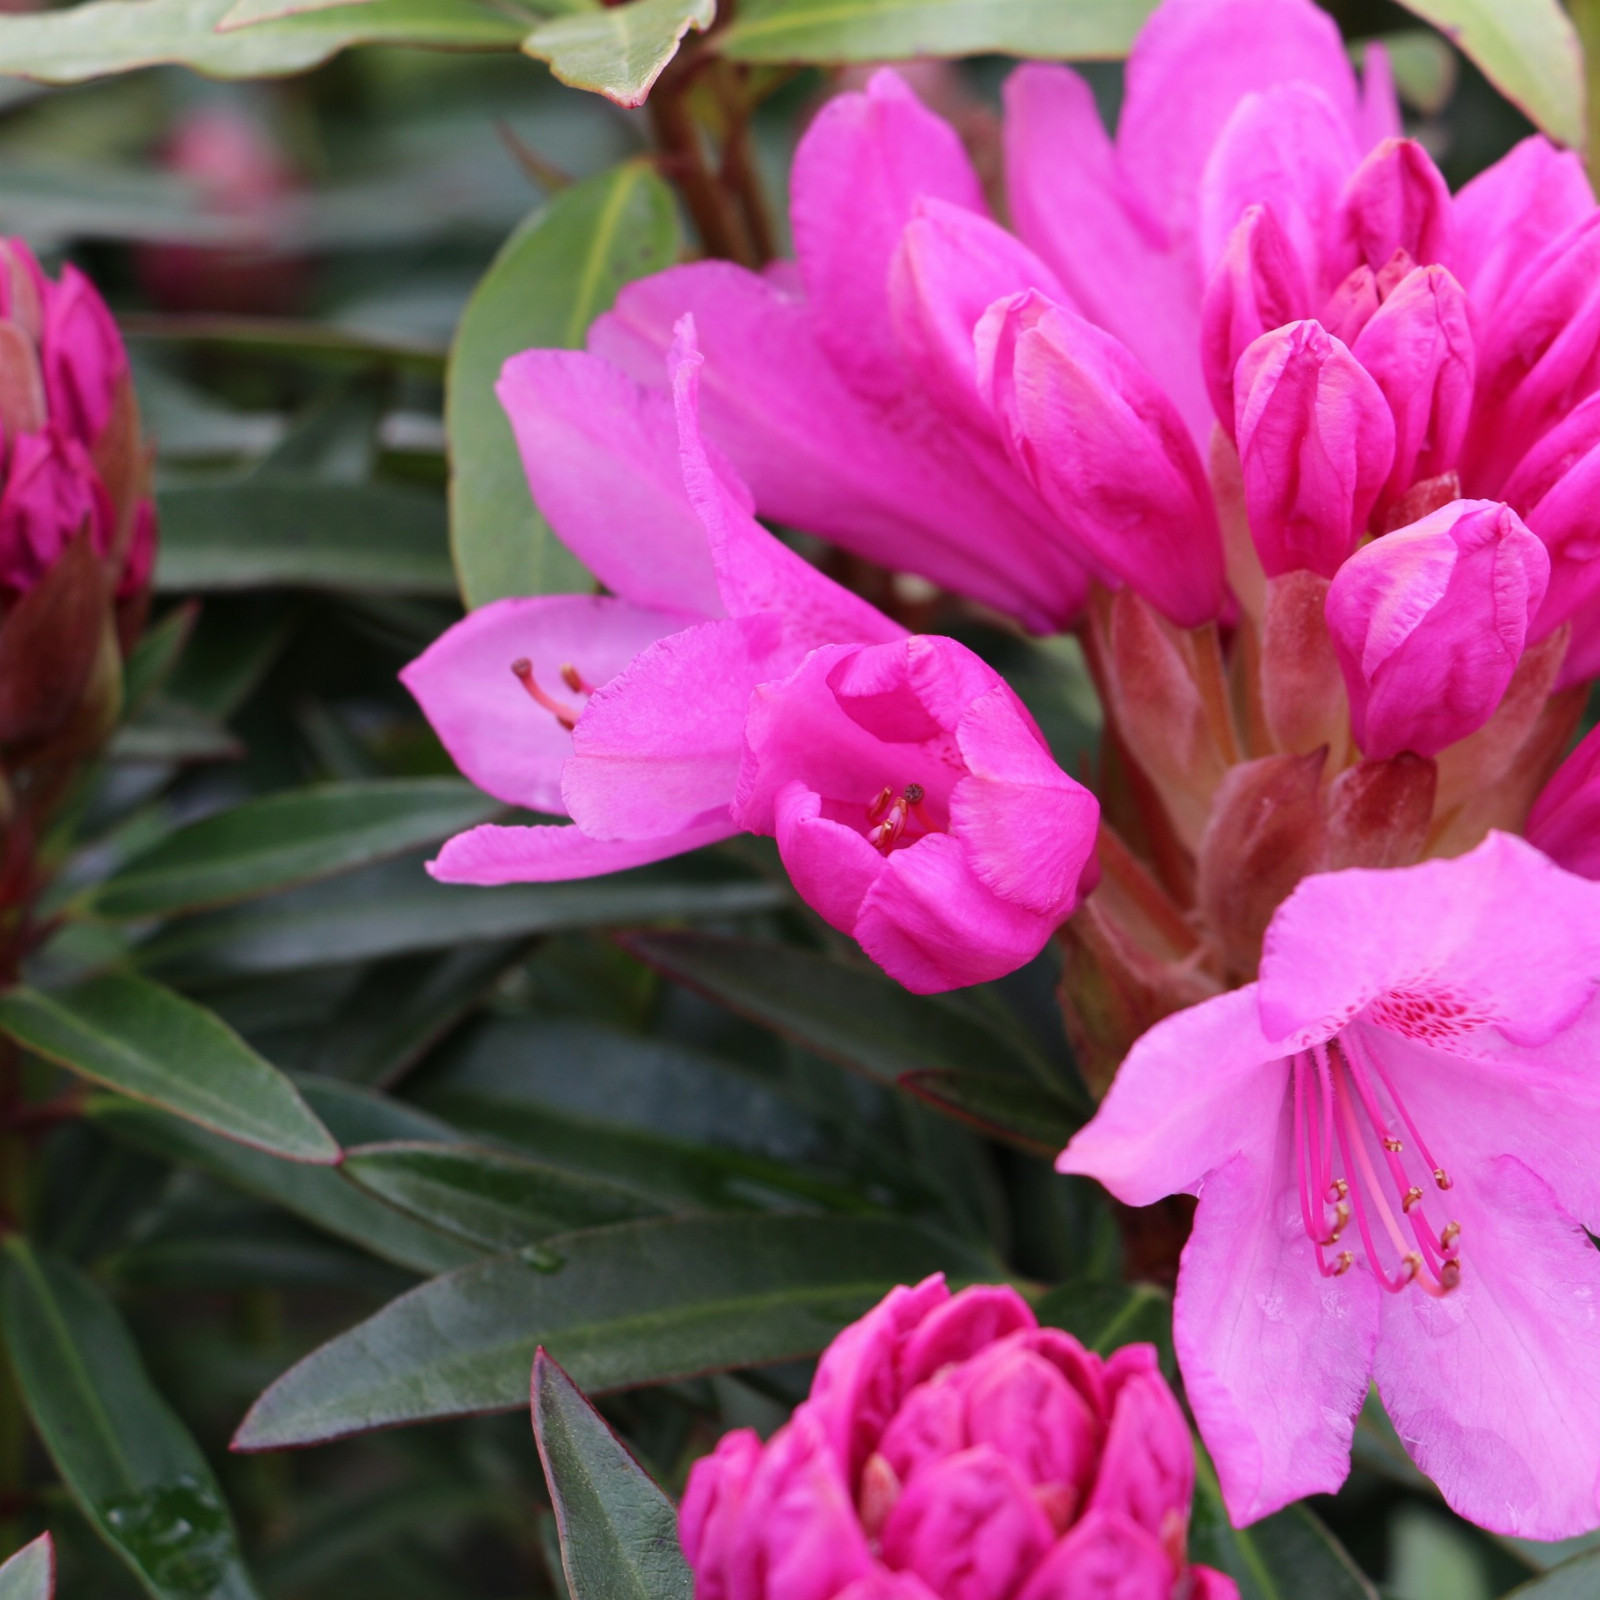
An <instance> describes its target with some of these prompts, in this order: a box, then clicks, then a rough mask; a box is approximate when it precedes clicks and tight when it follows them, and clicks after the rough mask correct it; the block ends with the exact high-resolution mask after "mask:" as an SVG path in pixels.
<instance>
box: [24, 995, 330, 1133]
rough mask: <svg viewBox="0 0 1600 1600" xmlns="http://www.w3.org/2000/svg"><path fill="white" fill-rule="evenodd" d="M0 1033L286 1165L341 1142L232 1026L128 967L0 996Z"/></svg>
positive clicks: (293, 1088)
mask: <svg viewBox="0 0 1600 1600" xmlns="http://www.w3.org/2000/svg"><path fill="white" fill-rule="evenodd" d="M0 1032H5V1033H7V1034H9V1035H10V1036H11V1037H12V1038H13V1039H15V1040H16V1041H17V1043H18V1044H20V1045H22V1046H24V1047H25V1048H26V1049H29V1050H32V1051H33V1052H34V1053H35V1054H36V1055H41V1056H44V1057H46V1058H47V1059H48V1060H51V1061H57V1062H60V1064H61V1065H62V1066H64V1067H69V1068H71V1070H72V1071H74V1072H76V1073H79V1074H80V1075H82V1076H83V1077H85V1078H88V1079H90V1080H91V1081H93V1082H95V1083H100V1084H104V1085H105V1086H106V1087H107V1088H109V1089H115V1090H117V1092H118V1093H119V1094H125V1095H128V1096H129V1097H130V1098H132V1099H134V1100H141V1101H143V1102H144V1103H145V1104H147V1105H152V1106H158V1107H160V1108H161V1109H162V1110H164V1111H170V1112H172V1113H173V1114H174V1115H176V1116H179V1117H182V1118H184V1119H185V1120H186V1121H189V1122H193V1123H196V1124H198V1125H199V1126H200V1127H202V1128H206V1129H209V1130H210V1131H211V1132H213V1133H218V1134H221V1135H222V1136H223V1137H224V1138H226V1139H234V1140H237V1141H238V1142H239V1143H241V1144H246V1145H249V1146H251V1147H252V1148H254V1149H257V1150H264V1151H267V1152H269V1153H271V1154H272V1155H275V1156H278V1157H280V1158H282V1159H283V1160H286V1161H304V1162H310V1163H313V1164H321V1165H326V1164H329V1163H332V1162H335V1161H337V1160H338V1159H339V1146H338V1145H337V1144H335V1143H334V1141H333V1137H332V1135H331V1134H329V1132H328V1130H327V1129H326V1128H325V1127H323V1125H322V1124H321V1122H319V1121H318V1120H317V1118H316V1116H315V1114H314V1113H313V1112H312V1111H311V1108H310V1107H309V1106H307V1105H306V1103H305V1101H304V1100H302V1099H301V1098H300V1094H299V1091H298V1090H296V1088H295V1087H294V1085H293V1084H292V1083H290V1082H289V1080H288V1079H287V1078H286V1077H284V1076H283V1074H282V1073H281V1072H279V1071H278V1069H277V1068H276V1067H274V1066H273V1065H272V1064H271V1063H270V1062H268V1061H265V1060H263V1059H262V1058H261V1057H260V1056H258V1055H257V1054H256V1053H255V1051H254V1050H252V1049H251V1048H250V1046H249V1045H247V1044H246V1043H245V1042H244V1040H243V1039H241V1038H240V1037H239V1035H238V1034H236V1033H235V1032H234V1031H233V1029H232V1028H230V1027H229V1026H228V1025H227V1023H225V1022H224V1021H223V1020H222V1019H221V1018H220V1017H218V1016H216V1015H215V1014H214V1013H212V1012H210V1011H207V1010H206V1009H205V1008H204V1007H202V1006H197V1005H196V1004H195V1003H194V1002H193V1001H192V1000H186V999H184V998H183V996H182V995H178V994H174V993H173V992H172V990H170V989H164V988H162V987H161V986H160V985H159V984H155V983H151V982H149V981H148V980H147V979H145V978H139V977H134V976H132V975H131V974H128V973H120V972H112V973H104V974H101V975H100V976H98V977H92V978H86V979H83V980H81V981H80V982H78V983H75V984H72V985H70V986H69V987H67V988H64V989H56V990H53V991H51V992H50V993H48V994H45V993H40V992H39V991H37V990H34V989H13V990H11V991H10V992H9V993H8V994H4V995H0Z"/></svg>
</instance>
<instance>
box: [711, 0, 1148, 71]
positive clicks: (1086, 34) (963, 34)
mask: <svg viewBox="0 0 1600 1600" xmlns="http://www.w3.org/2000/svg"><path fill="white" fill-rule="evenodd" d="M1154 9H1155V0H742V3H741V5H740V7H739V11H738V15H737V17H736V19H735V21H734V23H733V25H732V26H731V27H730V28H729V29H728V31H727V32H726V33H725V34H724V35H723V36H722V38H721V40H720V45H721V49H722V51H723V53H724V54H725V55H729V56H732V57H733V58H734V59H735V60H736V61H794V62H802V61H818V62H832V61H907V60H913V59H915V58H916V57H919V56H968V55H1016V56H1033V57H1039V58H1056V59H1070V60H1090V59H1095V58H1099V59H1102V60H1104V59H1115V58H1117V57H1120V56H1125V55H1126V54H1127V53H1128V51H1129V49H1130V48H1131V47H1132V45H1133V41H1134V40H1135V39H1136V38H1137V37H1138V34H1139V29H1140V28H1141V27H1143V26H1144V21H1145V18H1146V17H1148V16H1149V15H1150V13H1151V11H1153V10H1154Z"/></svg>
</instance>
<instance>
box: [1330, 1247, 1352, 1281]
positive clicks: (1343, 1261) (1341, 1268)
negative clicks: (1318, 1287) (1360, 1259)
mask: <svg viewBox="0 0 1600 1600" xmlns="http://www.w3.org/2000/svg"><path fill="white" fill-rule="evenodd" d="M1355 1264H1356V1258H1355V1257H1354V1256H1353V1255H1351V1253H1350V1252H1349V1251H1348V1250H1341V1251H1340V1252H1339V1255H1338V1259H1337V1260H1336V1261H1335V1262H1334V1263H1333V1275H1334V1277H1336V1278H1339V1277H1343V1275H1344V1274H1345V1273H1347V1272H1348V1271H1349V1270H1350V1269H1351V1267H1353V1266H1354V1265H1355Z"/></svg>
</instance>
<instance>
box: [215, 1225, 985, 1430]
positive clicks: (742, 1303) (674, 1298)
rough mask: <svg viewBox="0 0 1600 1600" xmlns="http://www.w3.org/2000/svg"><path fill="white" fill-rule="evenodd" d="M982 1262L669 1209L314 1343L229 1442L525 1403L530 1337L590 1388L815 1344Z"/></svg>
mask: <svg viewBox="0 0 1600 1600" xmlns="http://www.w3.org/2000/svg"><path fill="white" fill-rule="evenodd" d="M939 1268H946V1269H951V1270H954V1271H956V1272H964V1273H968V1274H972V1275H975V1276H983V1275H986V1274H987V1273H989V1272H991V1271H992V1270H993V1265H992V1263H991V1262H989V1261H988V1260H987V1259H986V1258H984V1257H980V1256H975V1255H973V1254H971V1253H969V1252H966V1251H964V1250H963V1249H962V1248H961V1247H960V1246H958V1245H955V1244H953V1243H951V1242H949V1241H947V1240H942V1239H939V1238H936V1237H935V1236H934V1235H931V1234H929V1233H926V1232H924V1231H923V1230H922V1229H920V1228H917V1227H915V1226H913V1225H911V1224H909V1223H902V1222H891V1221H878V1220H869V1219H863V1218H854V1217H852V1218H842V1217H811V1216H764V1217H690V1218H668V1219H666V1220H663V1221H659V1222H631V1223H623V1224H621V1225H619V1226H616V1227H611V1228H595V1229H591V1230H589V1231H587V1232H582V1233H571V1234H560V1235H557V1236H555V1237H554V1238H551V1239H548V1240H546V1241H545V1242H544V1243H543V1244H542V1245H539V1246H537V1247H535V1248H534V1249H533V1250H530V1251H527V1252H524V1253H523V1254H522V1255H516V1256H500V1257H496V1258H495V1259H493V1260H490V1261H485V1262H482V1263H480V1264H478V1265H476V1266H471V1267H465V1268H463V1269H462V1270H461V1271H459V1272H453V1273H451V1274H450V1275H449V1276H448V1277H443V1278H435V1279H434V1280H433V1281H432V1282H430V1283H425V1284H422V1285H420V1286H419V1287H418V1288H416V1289H414V1290H412V1291H411V1293H410V1294H407V1295H403V1296H402V1297H401V1298H400V1299H398V1300H396V1301H394V1302H392V1303H391V1304H390V1305H387V1306H385V1307H384V1309H383V1310H382V1311H380V1312H378V1313H377V1315H376V1316H374V1317H372V1318H370V1319H369V1320H368V1321H366V1322H364V1323H362V1324H361V1325H360V1326H358V1327H355V1328H352V1329H351V1330H350V1331H349V1332H348V1333H345V1334H341V1335H340V1336H339V1337H338V1338H337V1339H334V1340H333V1341H332V1342H331V1343H329V1344H326V1345H324V1346H323V1347H322V1348H321V1349H320V1350H316V1351H313V1352H312V1354H311V1355H309V1356H307V1357H306V1358H305V1360H304V1361H302V1362H300V1364H299V1365H298V1366H295V1367H292V1368H291V1369H290V1370H289V1371H288V1372H287V1373H285V1374H284V1376H283V1377H281V1378H280V1379H279V1380H278V1381H277V1382H276V1383H275V1384H274V1385H273V1386H272V1387H271V1388H270V1389H268V1390H267V1392H266V1393H265V1394H264V1395H262V1397H261V1398H260V1399H259V1400H258V1401H257V1402H256V1404H255V1406H254V1407H253V1409H252V1410H251V1412H250V1414H249V1416H248V1417H246V1418H245V1421H244V1424H243V1426H242V1427H241V1428H240V1430H239V1435H238V1437H237V1438H236V1440H235V1441H234V1443H235V1448H237V1449H241V1450H271V1449H277V1448H280V1447H282V1446H285V1445H294V1444H311V1443H315V1442H317V1441H320V1440H324V1439H337V1438H342V1437H344V1436H345V1435H347V1434H352V1433H364V1432H366V1431H368V1430H369V1429H372V1428H382V1427H388V1426H391V1425H394V1424H398V1423H406V1422H420V1421H423V1420H424V1419H426V1418H430V1417H450V1416H469V1415H472V1414H474V1413H477V1412H481V1411H507V1410H511V1409H514V1408H516V1407H519V1406H521V1405H523V1404H524V1403H525V1401H526V1398H527V1392H528V1372H529V1369H530V1367H531V1366H532V1364H533V1356H534V1352H535V1350H537V1349H538V1347H539V1346H540V1345H544V1346H545V1347H546V1348H548V1349H549V1351H550V1353H551V1354H552V1355H553V1356H555V1357H556V1358H557V1359H558V1360H559V1361H560V1362H561V1363H562V1365H563V1366H565V1367H566V1368H567V1369H568V1370H569V1371H570V1372H571V1373H572V1374H573V1377H574V1379H575V1381H577V1382H578V1383H581V1384H582V1385H583V1387H584V1389H585V1390H590V1391H593V1390H604V1389H622V1388H630V1387H634V1386H636V1385H639V1384H647V1383H665V1382H667V1381H669V1380H671V1379H675V1378H683V1377H687V1376H690V1375H692V1374H694V1373H703V1372H716V1371H722V1370H725V1369H727V1368H732V1367H745V1366H758V1365H762V1364H764V1363H769V1362H774V1361H787V1360H793V1359H796V1358H798V1357H802V1356H808V1355H814V1354H815V1353H816V1352H817V1351H818V1350H820V1349H821V1348H822V1347H823V1346H824V1345H825V1344H826V1343H827V1342H828V1341H829V1340H830V1339H831V1338H832V1337H833V1336H834V1335H835V1334H836V1333H837V1332H838V1331H839V1329H840V1328H841V1327H843V1326H844V1324H845V1323H847V1322H849V1321H851V1320H853V1319H854V1318H855V1317H858V1316H860V1315H861V1314H862V1312H864V1311H865V1310H866V1309H867V1308H868V1307H869V1306H871V1305H872V1304H874V1303H875V1302H876V1301H877V1300H879V1299H880V1298H881V1297H882V1296H883V1294H884V1293H885V1292H886V1291H887V1290H888V1289H889V1287H890V1286H891V1285H893V1284H896V1283H906V1282H915V1281H916V1280H917V1279H918V1278H921V1277H925V1276H926V1275H927V1274H928V1273H930V1272H933V1271H936V1270H938V1269H939Z"/></svg>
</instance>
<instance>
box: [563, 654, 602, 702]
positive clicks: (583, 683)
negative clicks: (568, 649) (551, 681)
mask: <svg viewBox="0 0 1600 1600" xmlns="http://www.w3.org/2000/svg"><path fill="white" fill-rule="evenodd" d="M561 681H562V682H563V683H564V684H566V686H567V687H568V688H569V689H570V690H571V691H572V692H573V693H574V694H593V693H594V685H593V684H592V683H590V682H589V680H588V679H587V678H586V677H584V675H583V674H582V673H581V672H579V671H578V669H577V668H576V667H575V666H573V664H572V663H571V662H570V661H563V662H562V663H561Z"/></svg>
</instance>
